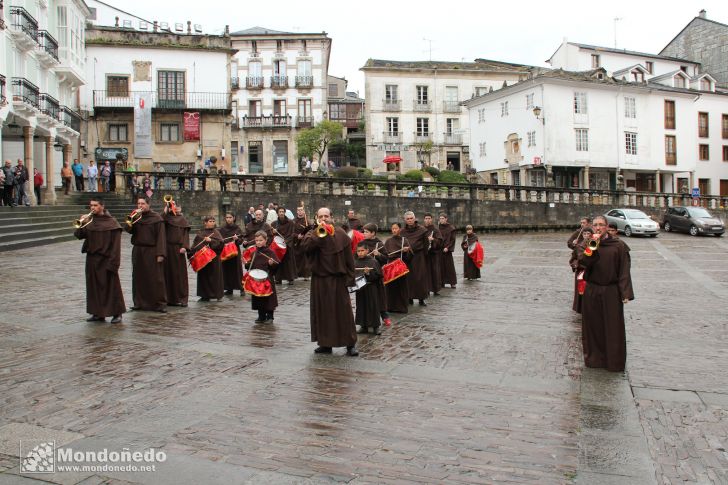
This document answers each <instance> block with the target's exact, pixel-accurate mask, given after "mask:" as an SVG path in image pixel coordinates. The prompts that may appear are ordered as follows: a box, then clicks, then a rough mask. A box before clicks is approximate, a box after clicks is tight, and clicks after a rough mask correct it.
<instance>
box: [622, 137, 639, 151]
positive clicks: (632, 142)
mask: <svg viewBox="0 0 728 485" xmlns="http://www.w3.org/2000/svg"><path fill="white" fill-rule="evenodd" d="M624 145H625V149H626V153H627V155H637V133H630V132H625V134H624Z"/></svg>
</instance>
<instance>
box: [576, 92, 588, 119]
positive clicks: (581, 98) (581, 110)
mask: <svg viewBox="0 0 728 485" xmlns="http://www.w3.org/2000/svg"><path fill="white" fill-rule="evenodd" d="M574 113H576V114H580V115H585V114H586V113H587V109H586V93H574Z"/></svg>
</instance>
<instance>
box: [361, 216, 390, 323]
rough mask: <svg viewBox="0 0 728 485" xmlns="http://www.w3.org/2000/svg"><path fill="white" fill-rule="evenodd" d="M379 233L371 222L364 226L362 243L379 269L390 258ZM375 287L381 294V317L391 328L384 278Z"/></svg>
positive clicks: (377, 281) (377, 228)
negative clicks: (378, 235)
mask: <svg viewBox="0 0 728 485" xmlns="http://www.w3.org/2000/svg"><path fill="white" fill-rule="evenodd" d="M378 231H379V227H378V226H377V225H376V224H374V223H371V222H370V223H368V224H364V227H362V233H363V234H364V240H363V241H361V244H363V245H364V247H365V248H366V249H367V252H368V253H369V255H370V256H371V257H373V258H374V259H375V260H376V261H377V263H379V267H380V268H381V267H382V266H384V265H385V264H387V260H388V258H387V254H386V252H385V250H384V243H383V242H382V240H381V239H379V238H378V237H377V232H378ZM357 276H359V275H357ZM375 285H376V287H377V292H378V293H379V302H380V306H381V311H380V315H379V316H381V317H382V321H383V322H384V325H385V326H386V327H389V326H390V325H392V320H391V319H390V318H389V312H387V291H386V290H385V289H384V280H383V279H382V278H379V279H378V280H376V282H375Z"/></svg>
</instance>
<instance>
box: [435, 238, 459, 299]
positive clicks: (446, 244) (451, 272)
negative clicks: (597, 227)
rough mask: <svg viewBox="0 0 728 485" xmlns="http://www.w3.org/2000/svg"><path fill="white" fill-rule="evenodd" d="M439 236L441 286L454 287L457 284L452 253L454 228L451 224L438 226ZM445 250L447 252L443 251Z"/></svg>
mask: <svg viewBox="0 0 728 485" xmlns="http://www.w3.org/2000/svg"><path fill="white" fill-rule="evenodd" d="M439 228H440V234H442V251H441V254H442V256H441V258H440V269H441V273H440V274H441V276H442V284H443V286H444V285H450V286H455V285H457V284H458V276H457V273H456V272H455V261H454V260H453V257H452V252H453V250H454V249H455V226H453V225H452V224H449V223H446V224H440V226H439ZM445 248H447V252H445V251H444V249H445Z"/></svg>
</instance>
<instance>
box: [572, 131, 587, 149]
mask: <svg viewBox="0 0 728 485" xmlns="http://www.w3.org/2000/svg"><path fill="white" fill-rule="evenodd" d="M574 133H575V135H576V151H577V152H587V151H589V130H587V129H586V128H577V129H575V130H574Z"/></svg>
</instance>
